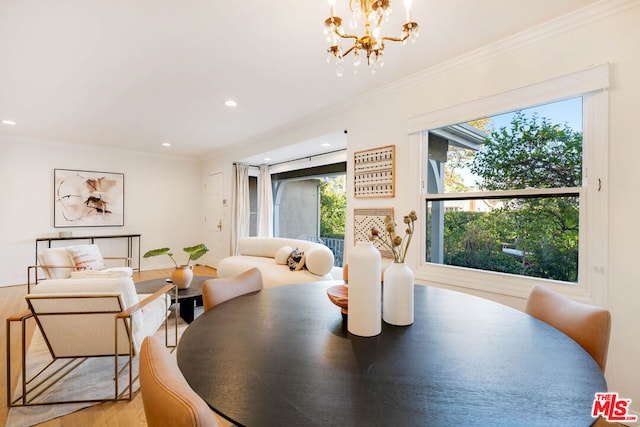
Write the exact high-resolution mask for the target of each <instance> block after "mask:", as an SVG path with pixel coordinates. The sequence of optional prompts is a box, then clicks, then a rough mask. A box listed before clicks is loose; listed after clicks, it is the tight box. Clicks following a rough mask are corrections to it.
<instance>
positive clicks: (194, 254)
mask: <svg viewBox="0 0 640 427" xmlns="http://www.w3.org/2000/svg"><path fill="white" fill-rule="evenodd" d="M182 250H183V251H184V252H186V253H187V254H189V258H188V259H187V263H186V264H182V265H178V263H177V262H176V260H175V258H174V257H173V253H171V249H169V248H159V249H151V250H150V251H147V252H146V253H145V254H144V255H143V257H144V258H149V257H152V256H158V255H167V256H169V258H171V261H173V263H174V264H175V266H176V268H175V270H173V273H172V274H171V279H172V280H173V283H174V284H175V285H176V286H177V287H178V289H186V288H188V287H189V285H191V280H192V279H193V266H191V265H190V264H191V261H195V260H197V259H198V258H200V257H201V256H202V255H204V254H206V253H207V252H209V248H208V247H207V246H206V245H205V244H204V243H200V244H198V245H195V246H189V247H186V248H183V249H182Z"/></svg>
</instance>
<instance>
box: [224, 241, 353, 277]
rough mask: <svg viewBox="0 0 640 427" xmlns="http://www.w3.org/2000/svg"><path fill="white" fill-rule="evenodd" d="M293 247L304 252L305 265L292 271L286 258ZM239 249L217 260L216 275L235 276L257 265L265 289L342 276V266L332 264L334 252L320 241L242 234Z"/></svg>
mask: <svg viewBox="0 0 640 427" xmlns="http://www.w3.org/2000/svg"><path fill="white" fill-rule="evenodd" d="M296 248H297V249H299V250H300V251H302V252H304V256H305V267H304V268H303V269H301V270H296V271H291V270H290V269H289V266H288V265H287V262H286V259H287V258H288V256H289V254H290V253H291V252H292V251H293V250H294V249H296ZM238 252H239V255H234V256H229V257H226V258H224V259H223V260H222V261H220V263H219V264H218V267H217V270H218V277H231V276H235V275H236V274H240V273H242V272H244V271H246V270H248V269H250V268H252V267H257V268H258V269H259V270H260V273H262V280H263V283H264V287H265V288H270V287H274V286H280V285H287V284H291V283H302V282H315V281H322V280H335V279H342V269H340V268H334V267H333V253H332V252H331V250H330V249H329V248H328V247H326V246H324V245H321V244H320V243H315V242H309V241H306V240H297V239H285V238H281V237H245V238H243V239H240V240H239V241H238Z"/></svg>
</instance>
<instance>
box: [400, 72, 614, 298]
mask: <svg viewBox="0 0 640 427" xmlns="http://www.w3.org/2000/svg"><path fill="white" fill-rule="evenodd" d="M608 87H609V67H608V65H601V66H597V67H593V68H590V69H587V70H582V71H579V72H576V73H572V74H569V75H565V76H561V77H558V78H554V79H551V80H547V81H543V82H540V83H536V84H532V85H529V86H525V87H522V88H519V89H514V90H511V91H508V92H504V93H500V94H497V95H493V96H488V97H485V98H481V99H476V100H474V101H471V102H469V103H466V104H463V105H458V106H454V107H450V108H446V109H443V110H438V111H434V112H431V113H426V114H423V115H420V116H417V117H414V118H412V119H410V120H409V121H408V130H409V142H410V144H409V147H410V151H411V153H410V155H411V158H412V159H415V160H414V161H415V162H417V164H415V165H414V167H415V168H416V169H417V170H418V171H419V172H418V173H419V175H420V180H419V182H418V183H417V184H416V194H419V205H420V212H421V217H422V218H426V217H427V211H426V209H427V199H433V198H434V196H436V195H434V194H427V186H426V179H427V167H426V165H427V162H428V160H427V159H426V153H427V151H426V148H427V144H426V140H427V134H428V131H429V130H431V129H437V128H440V127H443V126H447V125H451V124H455V123H462V122H467V121H470V120H476V119H477V118H479V117H489V116H494V115H497V114H501V113H504V112H509V111H515V110H518V109H525V108H529V107H532V106H536V105H541V104H546V103H550V102H555V101H560V100H563V99H567V98H573V97H578V96H582V97H583V182H582V186H581V187H577V188H576V190H577V191H578V192H579V198H580V231H579V238H580V246H579V261H578V262H579V266H578V269H579V270H578V271H579V273H578V283H577V284H573V283H567V282H560V281H554V280H549V279H540V278H535V277H525V276H518V275H512V274H507V273H500V272H490V271H483V270H474V269H469V268H464V267H457V266H450V265H442V264H434V263H429V262H426V261H425V254H426V246H427V242H426V229H425V227H426V221H421V222H420V224H419V229H418V230H416V231H417V232H418V233H419V235H420V236H421V239H420V241H421V245H420V249H419V251H420V252H419V254H418V256H417V257H416V258H414V259H413V261H414V263H415V267H414V270H415V271H414V273H415V276H416V279H418V280H423V281H425V282H427V283H433V284H436V285H440V286H445V287H450V288H454V289H455V288H465V289H472V290H477V291H483V292H491V293H497V294H502V295H507V296H515V297H520V298H526V297H527V296H528V294H529V292H530V290H531V288H532V287H533V286H535V285H536V284H544V285H545V286H548V287H551V288H552V289H555V290H556V291H558V292H561V293H564V294H568V295H572V296H574V297H575V298H577V299H579V300H583V301H586V302H591V303H597V304H605V303H606V299H607V274H606V272H607V267H608V205H607V200H608V196H607V193H608V191H607V182H608V180H607V177H608V166H607V164H608V122H609V120H608ZM534 191H537V190H534ZM543 191H544V192H545V193H548V192H549V189H545V190H543ZM527 192H528V191H527ZM510 193H512V192H510ZM485 194H487V193H485ZM502 194H507V193H502ZM476 195H477V193H473V197H475V196H476ZM437 196H442V195H441V194H440V195H437ZM457 196H461V195H459V194H458V195H457ZM469 196H471V194H470V195H469ZM445 197H455V196H445ZM417 228H418V227H417Z"/></svg>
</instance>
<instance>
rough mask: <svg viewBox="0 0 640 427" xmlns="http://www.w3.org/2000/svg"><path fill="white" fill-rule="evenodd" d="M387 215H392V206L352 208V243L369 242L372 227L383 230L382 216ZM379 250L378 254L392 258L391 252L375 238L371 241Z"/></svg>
mask: <svg viewBox="0 0 640 427" xmlns="http://www.w3.org/2000/svg"><path fill="white" fill-rule="evenodd" d="M387 215H391V216H393V208H369V209H365V208H363V209H354V210H353V221H354V227H353V231H354V232H353V236H354V243H356V242H369V241H370V240H369V234H371V229H372V228H373V227H375V228H377V229H378V230H379V231H381V232H382V231H384V229H385V225H384V217H385V216H387ZM372 243H373V246H375V247H376V248H377V249H378V250H379V251H380V255H381V256H383V257H385V258H393V254H392V253H391V252H390V251H389V250H388V249H387V248H385V247H384V245H383V244H382V242H381V241H380V240H379V239H377V240H375V241H373V242H372Z"/></svg>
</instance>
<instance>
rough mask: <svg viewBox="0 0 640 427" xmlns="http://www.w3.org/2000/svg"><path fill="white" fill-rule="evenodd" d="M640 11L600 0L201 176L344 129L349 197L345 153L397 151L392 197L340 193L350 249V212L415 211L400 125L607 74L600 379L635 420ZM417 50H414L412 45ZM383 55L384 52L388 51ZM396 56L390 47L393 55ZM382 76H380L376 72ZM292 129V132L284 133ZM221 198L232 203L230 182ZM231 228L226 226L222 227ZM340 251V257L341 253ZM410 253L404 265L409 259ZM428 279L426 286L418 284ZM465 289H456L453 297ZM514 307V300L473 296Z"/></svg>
mask: <svg viewBox="0 0 640 427" xmlns="http://www.w3.org/2000/svg"><path fill="white" fill-rule="evenodd" d="M638 40H640V2H638V1H624V0H620V1H609V2H601V3H598V4H597V5H596V6H595V7H593V8H591V9H588V10H585V11H582V12H581V13H580V14H576V15H574V16H571V17H568V18H563V19H562V20H557V21H555V22H551V23H549V24H548V25H545V26H543V27H539V28H535V29H533V30H532V31H530V32H528V33H527V34H520V35H516V36H515V37H513V38H512V39H511V40H505V41H503V42H501V43H498V44H496V45H494V46H489V47H487V48H485V49H481V50H479V51H477V52H473V53H471V54H470V55H468V56H466V57H463V58H458V59H456V60H454V61H451V62H450V63H448V64H443V65H442V66H440V67H438V68H436V69H433V70H426V71H425V72H424V73H423V74H421V75H417V76H414V77H412V78H411V79H407V80H406V81H403V82H398V83H397V84H396V85H394V86H392V87H387V88H384V89H383V90H380V91H378V92H376V93H372V94H369V95H368V96H366V97H362V98H361V99H359V100H350V102H351V108H348V109H347V108H341V107H340V106H336V107H335V108H334V109H333V110H332V112H323V113H322V114H318V115H317V116H315V117H312V118H307V119H306V120H305V121H304V123H299V124H297V125H295V124H294V125H293V126H290V127H288V128H286V129H283V130H282V131H281V132H272V133H270V134H268V135H263V136H262V137H261V138H255V139H253V140H251V141H247V143H246V144H244V145H243V147H242V148H241V149H240V150H226V151H223V152H220V153H216V154H215V157H214V156H211V157H209V158H208V159H207V160H206V161H205V164H204V170H205V171H209V170H211V171H216V170H223V171H225V174H227V176H230V172H231V164H230V163H231V162H232V161H234V160H237V159H240V158H243V157H245V156H249V155H252V154H257V153H258V152H261V151H264V148H265V146H270V147H272V146H285V145H287V144H293V143H296V142H299V141H302V140H305V139H309V138H312V137H315V136H318V135H322V134H325V133H328V132H330V131H334V130H336V129H341V128H344V129H348V130H349V134H348V152H349V161H348V171H347V176H348V182H347V188H353V180H352V176H353V175H352V172H353V165H352V159H353V152H354V151H359V150H363V149H367V148H372V147H379V146H385V145H389V144H395V145H396V157H397V167H396V197H395V198H394V199H354V198H353V197H352V192H350V193H349V199H348V211H347V233H346V242H352V241H353V237H352V236H353V234H352V233H353V229H352V224H353V216H352V212H353V209H354V208H363V207H387V206H393V208H394V210H395V212H397V213H398V214H403V213H405V212H408V211H409V210H411V209H416V208H417V207H418V206H420V205H419V203H420V199H419V197H418V194H417V191H416V188H417V182H419V179H420V176H419V169H418V163H417V162H418V160H417V159H416V158H415V157H416V156H413V157H412V156H411V151H410V147H409V137H408V135H407V128H408V125H407V121H408V120H409V119H410V118H411V117H414V116H416V115H422V114H428V113H429V112H434V111H437V110H440V109H443V108H451V107H454V106H456V105H460V104H464V103H466V102H471V101H473V100H476V99H479V98H483V97H487V96H492V95H496V94H499V93H502V92H506V91H509V90H512V89H516V88H520V87H524V86H526V85H529V84H534V83H539V82H542V81H545V80H548V79H552V78H556V77H560V76H563V75H566V74H570V73H573V72H576V71H579V70H582V69H586V68H589V67H591V66H594V65H600V64H606V63H609V64H610V66H611V88H610V100H609V103H610V113H609V120H610V121H609V161H610V167H609V182H608V183H607V184H608V188H609V218H610V224H609V230H610V234H609V246H610V247H609V260H608V265H609V271H608V272H606V274H607V280H606V281H607V282H608V290H607V293H606V294H607V295H608V303H607V306H608V308H609V309H610V310H611V312H612V317H613V327H612V335H611V343H610V351H609V361H608V366H607V371H606V377H607V381H608V384H609V388H610V390H611V391H616V392H618V393H620V395H621V396H622V397H624V398H630V399H632V400H633V404H632V406H633V408H634V409H635V412H636V413H638V412H640V370H639V369H637V368H636V364H637V361H638V360H640V339H638V331H639V329H640V310H638V309H637V305H638V302H639V301H640V286H637V282H638V279H637V277H638V272H637V257H638V255H640V249H638V248H639V246H638V243H639V242H640V226H639V225H638V221H637V215H638V211H639V210H640V199H638V197H636V196H635V189H636V187H637V185H636V182H637V176H636V170H637V169H638V166H637V164H638V159H640V144H638V142H637V137H636V135H637V133H638V131H637V122H636V120H637V117H638V115H639V113H640V109H639V108H638V97H639V96H640V79H639V78H638V76H640V55H638V53H637V52H638V50H637V42H638ZM421 42H423V41H421ZM394 47H395V46H390V47H389V48H394ZM395 48H397V47H395ZM383 72H384V71H383ZM289 129H294V130H289ZM227 181H228V183H229V185H226V186H225V192H226V193H227V194H228V195H229V199H230V197H231V186H230V183H231V180H227ZM229 225H230V224H229ZM346 246H347V247H346V248H345V249H346V250H348V246H349V245H348V244H347V245H346ZM418 246H419V245H417V244H416V245H413V246H412V251H413V253H412V259H413V260H414V262H416V260H417V256H418V254H417V253H416V250H417V248H418ZM427 280H428V279H427ZM459 290H464V289H459ZM474 293H475V294H478V295H480V296H484V297H487V298H491V299H494V300H497V301H499V302H502V303H506V304H509V305H512V306H514V307H516V308H522V307H523V304H524V300H523V299H521V298H520V299H519V298H512V297H504V296H500V295H495V294H490V293H483V292H477V291H476V292H474Z"/></svg>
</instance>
